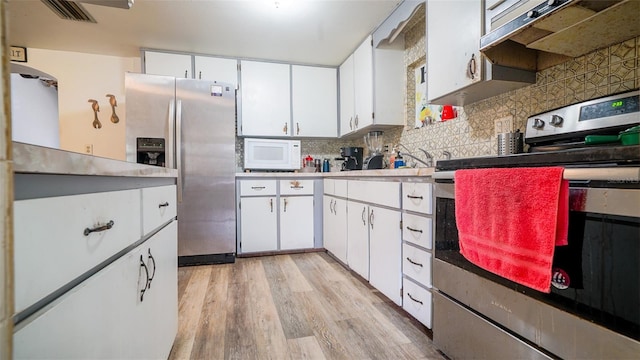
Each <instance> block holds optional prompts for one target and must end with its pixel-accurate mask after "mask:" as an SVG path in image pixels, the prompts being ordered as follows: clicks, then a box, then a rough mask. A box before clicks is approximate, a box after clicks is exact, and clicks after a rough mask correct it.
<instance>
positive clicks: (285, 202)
mask: <svg viewBox="0 0 640 360" xmlns="http://www.w3.org/2000/svg"><path fill="white" fill-rule="evenodd" d="M288 203H289V202H288V201H287V199H284V212H287V204H288Z"/></svg>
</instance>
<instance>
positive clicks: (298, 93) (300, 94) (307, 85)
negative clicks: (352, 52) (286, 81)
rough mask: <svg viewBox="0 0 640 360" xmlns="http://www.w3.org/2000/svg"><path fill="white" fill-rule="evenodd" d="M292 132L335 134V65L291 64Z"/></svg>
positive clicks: (311, 135)
mask: <svg viewBox="0 0 640 360" xmlns="http://www.w3.org/2000/svg"><path fill="white" fill-rule="evenodd" d="M291 75H292V84H291V86H292V88H291V99H292V113H293V127H294V129H293V135H294V136H304V137H336V136H337V134H338V80H337V74H336V69H335V68H324V67H312V66H299V65H292V67H291Z"/></svg>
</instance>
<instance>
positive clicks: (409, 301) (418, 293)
mask: <svg viewBox="0 0 640 360" xmlns="http://www.w3.org/2000/svg"><path fill="white" fill-rule="evenodd" d="M402 291H403V298H402V308H403V309H405V310H406V311H407V312H408V313H409V314H411V316H413V317H414V318H416V320H418V321H420V322H421V323H423V324H424V325H425V326H426V327H428V328H429V329H431V308H432V307H431V301H432V298H431V296H432V295H431V292H429V291H428V290H426V289H424V288H422V287H421V286H419V285H418V284H416V283H414V282H413V281H411V280H409V279H407V278H405V279H404V280H403V281H402Z"/></svg>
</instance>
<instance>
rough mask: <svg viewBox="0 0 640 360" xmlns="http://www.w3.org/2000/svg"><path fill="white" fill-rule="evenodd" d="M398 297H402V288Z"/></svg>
mask: <svg viewBox="0 0 640 360" xmlns="http://www.w3.org/2000/svg"><path fill="white" fill-rule="evenodd" d="M400 297H402V288H400Z"/></svg>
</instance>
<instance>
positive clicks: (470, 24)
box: [427, 1, 483, 105]
mask: <svg viewBox="0 0 640 360" xmlns="http://www.w3.org/2000/svg"><path fill="white" fill-rule="evenodd" d="M482 13H483V9H482V2H481V1H427V98H428V99H429V100H430V101H431V100H432V99H437V98H439V97H441V96H444V95H447V94H449V93H452V92H454V91H457V90H460V89H462V88H464V87H466V86H468V85H471V84H473V83H474V82H477V81H480V79H481V78H482V75H481V74H480V71H481V69H482V66H481V64H482V56H481V55H480V50H479V44H480V36H481V35H482V33H481V31H482V26H481V21H482V16H480V15H481V14H482ZM451 19H456V20H455V23H456V25H455V26H451ZM453 39H455V40H453ZM444 53H446V56H443V54H444ZM472 56H473V57H474V58H475V63H476V64H477V74H476V75H475V76H474V77H473V78H472V77H471V76H470V74H469V62H470V61H471V57H472ZM454 105H455V104H454Z"/></svg>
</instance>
